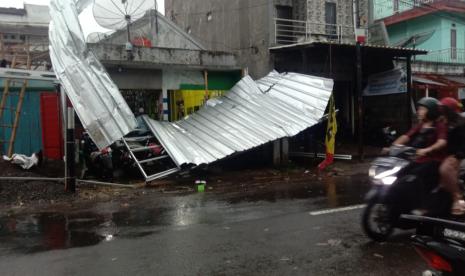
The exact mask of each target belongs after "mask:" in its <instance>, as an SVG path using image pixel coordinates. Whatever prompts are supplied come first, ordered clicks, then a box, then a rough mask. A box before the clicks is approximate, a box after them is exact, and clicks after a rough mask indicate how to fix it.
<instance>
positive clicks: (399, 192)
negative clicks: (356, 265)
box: [361, 146, 452, 241]
mask: <svg viewBox="0 0 465 276" xmlns="http://www.w3.org/2000/svg"><path fill="white" fill-rule="evenodd" d="M415 158H416V148H413V147H407V146H393V147H391V148H390V152H389V155H388V156H387V157H379V158H377V159H375V160H374V161H373V163H372V165H371V167H370V169H369V178H370V181H371V183H372V188H371V190H370V191H369V192H368V193H367V195H366V197H365V200H366V202H367V205H366V207H365V209H364V210H363V213H362V222H361V223H362V228H363V230H364V232H365V233H366V235H367V236H368V237H370V238H371V239H372V240H375V241H385V240H386V239H387V238H388V237H389V236H390V235H391V233H392V232H393V230H394V229H395V228H400V229H411V228H413V227H414V226H413V225H412V224H410V223H405V221H402V220H400V216H401V215H402V214H409V213H411V212H420V210H423V211H422V212H426V213H428V214H430V215H431V216H435V217H445V216H447V215H449V212H450V208H451V205H452V198H451V197H450V195H449V193H447V192H446V191H443V190H442V189H440V188H438V185H437V182H438V181H437V177H436V179H435V177H431V179H429V181H431V183H421V181H420V177H419V176H418V175H415V173H413V172H412V168H414V165H413V162H414V159H415ZM432 173H433V174H435V173H434V172H432Z"/></svg>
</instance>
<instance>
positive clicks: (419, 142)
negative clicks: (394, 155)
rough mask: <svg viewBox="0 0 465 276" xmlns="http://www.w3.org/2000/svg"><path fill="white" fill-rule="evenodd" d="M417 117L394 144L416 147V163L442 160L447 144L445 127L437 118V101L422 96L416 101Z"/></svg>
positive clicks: (438, 113)
mask: <svg viewBox="0 0 465 276" xmlns="http://www.w3.org/2000/svg"><path fill="white" fill-rule="evenodd" d="M417 104H418V108H417V117H418V121H419V124H417V125H416V126H414V127H413V128H412V129H410V131H408V132H407V133H406V134H404V135H402V136H400V137H399V138H398V139H397V140H396V141H394V143H393V144H394V145H407V144H408V145H409V146H412V147H415V148H417V149H418V150H417V156H418V158H417V159H416V162H417V163H426V162H429V161H442V160H443V159H444V158H445V151H444V149H445V148H446V145H447V128H446V126H445V124H444V123H443V122H439V121H437V119H438V118H439V115H440V112H439V101H438V100H436V99H434V98H428V97H425V98H422V99H420V100H419V101H418V103H417Z"/></svg>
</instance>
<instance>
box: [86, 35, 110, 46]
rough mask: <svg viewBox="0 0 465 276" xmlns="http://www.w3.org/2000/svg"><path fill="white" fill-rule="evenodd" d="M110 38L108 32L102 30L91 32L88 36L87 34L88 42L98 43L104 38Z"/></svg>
mask: <svg viewBox="0 0 465 276" xmlns="http://www.w3.org/2000/svg"><path fill="white" fill-rule="evenodd" d="M106 38H108V34H106V33H101V32H94V33H90V34H89V35H88V36H87V39H86V42H87V43H97V42H99V41H101V40H103V39H106Z"/></svg>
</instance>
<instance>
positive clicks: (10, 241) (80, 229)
mask: <svg viewBox="0 0 465 276" xmlns="http://www.w3.org/2000/svg"><path fill="white" fill-rule="evenodd" d="M368 188H369V187H368V183H367V180H366V177H365V176H356V177H338V178H327V179H324V180H323V181H322V182H321V183H312V184H308V185H306V184H305V183H288V184H282V185H277V186H276V187H274V188H273V189H266V190H260V189H257V187H255V188H250V190H248V191H246V192H243V191H238V192H235V193H225V194H222V193H205V194H195V193H194V194H190V195H183V196H179V195H176V196H175V195H172V196H166V195H165V196H163V197H160V198H153V196H152V197H151V198H145V199H140V200H139V201H138V202H137V203H136V204H134V205H131V206H127V207H124V205H120V204H114V203H112V204H113V205H111V204H110V206H108V205H103V206H100V205H97V206H95V207H93V209H91V210H90V211H89V210H87V211H83V212H77V213H59V212H56V213H38V214H32V215H18V216H4V217H0V256H1V255H4V254H9V253H11V252H12V251H13V252H18V253H25V254H28V253H34V252H40V251H47V250H56V249H68V248H73V247H83V246H92V245H96V244H99V243H102V242H112V241H113V240H115V239H121V238H140V237H144V236H147V235H151V234H154V233H157V232H159V231H164V230H165V229H163V228H164V227H165V228H166V227H173V226H174V227H185V226H189V225H193V224H212V225H213V224H226V223H231V222H234V221H241V220H247V219H256V218H260V217H266V216H270V215H279V214H287V213H292V212H299V211H307V210H308V209H309V208H316V209H318V208H321V209H322V208H328V207H337V206H345V205H351V204H358V203H360V202H361V199H362V198H363V196H364V194H365V192H366V191H367V190H368Z"/></svg>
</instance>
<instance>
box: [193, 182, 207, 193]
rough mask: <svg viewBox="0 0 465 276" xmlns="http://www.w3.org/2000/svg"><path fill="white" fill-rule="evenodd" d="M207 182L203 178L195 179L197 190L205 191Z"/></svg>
mask: <svg viewBox="0 0 465 276" xmlns="http://www.w3.org/2000/svg"><path fill="white" fill-rule="evenodd" d="M206 184H207V182H206V181H203V180H197V181H195V185H196V186H197V192H199V193H203V192H205V185H206Z"/></svg>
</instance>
